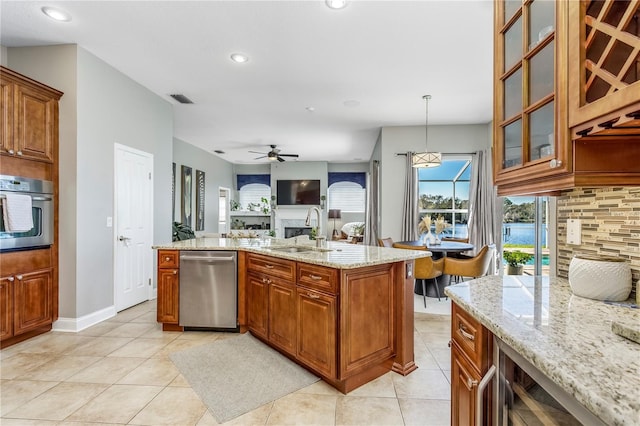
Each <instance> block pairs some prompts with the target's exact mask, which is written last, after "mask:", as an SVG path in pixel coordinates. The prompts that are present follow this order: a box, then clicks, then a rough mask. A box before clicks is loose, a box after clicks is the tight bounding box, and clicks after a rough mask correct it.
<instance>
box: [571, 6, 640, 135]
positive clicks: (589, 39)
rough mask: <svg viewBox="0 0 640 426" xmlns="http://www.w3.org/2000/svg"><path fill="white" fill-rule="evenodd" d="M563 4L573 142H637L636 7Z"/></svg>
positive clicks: (639, 27)
mask: <svg viewBox="0 0 640 426" xmlns="http://www.w3.org/2000/svg"><path fill="white" fill-rule="evenodd" d="M568 3H569V6H568V7H569V50H568V53H569V62H568V65H569V126H570V127H571V128H572V136H573V137H579V136H581V134H584V135H589V134H601V135H603V134H622V135H624V134H635V135H636V136H637V135H638V134H640V131H639V130H638V128H637V127H635V128H632V126H638V125H640V122H639V121H640V47H639V46H640V22H639V21H638V15H639V14H640V4H639V3H638V2H624V1H584V0H581V1H572V2H568ZM612 120H614V121H613V122H612ZM607 123H609V124H607Z"/></svg>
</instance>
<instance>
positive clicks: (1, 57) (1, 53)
mask: <svg viewBox="0 0 640 426" xmlns="http://www.w3.org/2000/svg"><path fill="white" fill-rule="evenodd" d="M0 65H2V66H3V67H7V68H8V64H7V48H6V47H4V46H2V45H0Z"/></svg>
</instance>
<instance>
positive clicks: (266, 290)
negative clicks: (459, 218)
mask: <svg viewBox="0 0 640 426" xmlns="http://www.w3.org/2000/svg"><path fill="white" fill-rule="evenodd" d="M179 253H180V252H179V251H178V250H159V251H158V321H159V322H162V323H163V330H173V329H176V328H172V327H174V326H177V323H178V318H179V312H178V309H179V304H178V287H179V281H178V279H179V269H178V264H177V261H178V259H179ZM238 258H239V262H238V267H239V268H240V269H239V270H238V277H239V282H238V295H239V300H238V312H239V314H238V322H239V326H240V329H241V330H242V329H243V328H245V327H246V328H248V330H250V331H251V333H252V334H253V335H254V336H256V337H257V338H259V339H261V340H262V341H264V342H265V343H267V344H269V345H271V346H272V347H274V348H275V349H277V350H279V351H280V352H282V353H283V354H285V355H286V356H288V357H290V358H291V359H293V360H295V361H296V362H298V363H299V364H301V365H303V366H305V367H307V368H308V369H310V370H312V371H313V372H314V373H316V374H318V375H320V376H321V377H322V378H323V379H324V380H325V381H326V382H328V383H330V384H331V385H332V386H334V387H336V388H337V389H338V390H340V391H341V392H343V393H347V392H350V391H351V390H353V389H355V388H357V387H358V386H361V385H363V384H365V383H367V382H369V381H371V380H373V379H375V378H376V377H379V376H381V375H383V374H385V373H386V372H388V371H390V370H393V371H395V372H397V373H399V374H403V375H407V374H409V373H410V372H412V371H413V370H415V369H416V368H417V367H416V365H415V363H414V361H413V279H412V278H406V277H405V275H406V269H407V267H406V264H405V262H396V263H389V264H383V265H374V266H368V267H362V268H355V269H336V268H331V267H327V266H320V265H314V264H308V263H304V262H296V261H293V260H287V259H282V258H278V257H272V256H268V255H263V254H258V253H253V252H245V251H242V250H241V251H240V255H239V256H238ZM246 328H245V329H246Z"/></svg>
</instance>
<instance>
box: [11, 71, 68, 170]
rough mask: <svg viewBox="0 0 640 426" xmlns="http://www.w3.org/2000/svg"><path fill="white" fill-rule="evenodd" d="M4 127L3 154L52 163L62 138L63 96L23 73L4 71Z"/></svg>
mask: <svg viewBox="0 0 640 426" xmlns="http://www.w3.org/2000/svg"><path fill="white" fill-rule="evenodd" d="M0 80H1V82H0V87H1V90H2V111H1V114H2V126H0V131H1V132H2V134H0V154H2V155H10V156H16V157H18V158H22V159H26V160H36V161H43V162H48V163H52V162H53V161H54V160H55V156H54V152H55V150H57V139H58V122H57V116H58V100H59V99H60V97H61V96H62V93H61V92H59V91H57V90H55V89H52V88H50V87H47V86H45V85H43V84H40V83H37V82H34V81H33V80H30V79H26V78H25V77H24V76H21V75H20V74H17V73H14V72H13V71H11V70H9V69H7V68H2V69H0Z"/></svg>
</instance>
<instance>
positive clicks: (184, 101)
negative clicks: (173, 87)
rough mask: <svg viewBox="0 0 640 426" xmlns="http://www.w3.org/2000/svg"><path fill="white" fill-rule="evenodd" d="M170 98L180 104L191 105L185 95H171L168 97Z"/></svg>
mask: <svg viewBox="0 0 640 426" xmlns="http://www.w3.org/2000/svg"><path fill="white" fill-rule="evenodd" d="M169 96H171V97H172V98H173V99H175V100H176V101H178V102H180V103H181V104H192V103H193V101H192V100H191V99H189V98H187V97H186V96H185V95H183V94H181V93H175V94H173V95H169Z"/></svg>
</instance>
